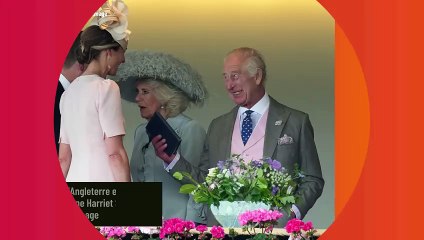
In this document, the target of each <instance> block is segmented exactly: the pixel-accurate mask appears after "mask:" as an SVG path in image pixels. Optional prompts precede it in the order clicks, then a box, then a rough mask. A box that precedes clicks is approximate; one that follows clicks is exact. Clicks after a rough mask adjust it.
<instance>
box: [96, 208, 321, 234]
mask: <svg viewBox="0 0 424 240" xmlns="http://www.w3.org/2000/svg"><path fill="white" fill-rule="evenodd" d="M282 216H283V214H282V213H280V212H278V211H275V210H264V209H258V210H254V211H246V212H243V213H242V214H240V215H239V216H238V220H239V223H240V225H242V227H243V228H242V231H243V232H246V231H247V232H248V234H249V235H250V236H252V238H250V239H252V240H272V239H277V237H276V236H275V235H273V234H272V231H273V229H274V226H275V225H276V224H277V220H278V219H279V218H281V217H282ZM258 228H260V229H261V232H260V233H256V229H258ZM98 229H99V231H100V233H101V234H102V235H103V236H104V237H105V238H106V239H108V240H120V239H123V238H125V237H126V238H125V239H129V236H128V235H132V237H131V239H146V240H152V239H157V238H153V236H152V235H155V234H159V238H160V239H173V240H178V239H181V240H183V239H197V240H208V239H210V240H221V239H223V238H232V239H234V237H235V236H236V235H237V233H236V232H235V231H234V229H229V233H228V234H227V235H226V234H225V232H224V229H223V228H222V227H220V226H213V227H211V228H208V227H207V226H205V225H198V226H196V227H195V226H194V223H193V222H191V221H184V220H182V219H179V218H171V219H168V220H165V221H163V224H162V227H161V228H156V227H150V228H149V227H100V228H98ZM146 229H147V230H146ZM285 229H286V232H287V233H289V234H290V239H291V240H306V239H313V236H314V234H315V233H316V232H317V231H316V230H315V229H314V227H313V225H312V222H306V223H304V222H302V221H301V220H298V219H292V220H290V221H289V222H288V223H287V224H286V227H285ZM208 230H209V231H208ZM196 231H197V232H196ZM149 235H150V236H149Z"/></svg>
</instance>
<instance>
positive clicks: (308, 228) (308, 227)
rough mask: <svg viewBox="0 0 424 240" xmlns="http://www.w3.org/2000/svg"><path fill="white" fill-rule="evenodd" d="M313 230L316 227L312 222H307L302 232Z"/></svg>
mask: <svg viewBox="0 0 424 240" xmlns="http://www.w3.org/2000/svg"><path fill="white" fill-rule="evenodd" d="M313 228H314V226H313V225H312V222H306V223H305V224H304V225H303V227H302V230H303V231H305V232H307V231H309V230H311V229H313Z"/></svg>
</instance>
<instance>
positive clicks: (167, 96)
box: [139, 79, 190, 117]
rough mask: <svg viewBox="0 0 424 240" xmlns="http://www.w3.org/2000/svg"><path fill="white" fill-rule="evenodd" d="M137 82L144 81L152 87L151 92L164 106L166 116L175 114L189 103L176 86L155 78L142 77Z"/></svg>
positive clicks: (184, 108) (183, 109)
mask: <svg viewBox="0 0 424 240" xmlns="http://www.w3.org/2000/svg"><path fill="white" fill-rule="evenodd" d="M139 82H143V83H146V84H148V85H149V86H150V87H152V89H153V91H152V93H153V95H154V96H155V97H156V99H157V100H158V102H159V103H160V104H161V105H162V106H163V107H164V110H165V113H166V116H167V117H175V116H177V115H178V114H180V113H182V112H184V111H185V110H186V109H187V108H188V106H189V105H190V101H189V99H188V97H187V96H186V95H185V94H184V92H183V91H181V90H180V89H178V88H175V87H173V86H170V85H168V84H166V83H164V82H162V81H160V80H156V79H142V80H139Z"/></svg>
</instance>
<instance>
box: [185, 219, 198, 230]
mask: <svg viewBox="0 0 424 240" xmlns="http://www.w3.org/2000/svg"><path fill="white" fill-rule="evenodd" d="M184 225H185V228H186V231H190V230H191V229H194V228H195V227H196V225H195V224H194V222H193V221H186V222H185V223H184Z"/></svg>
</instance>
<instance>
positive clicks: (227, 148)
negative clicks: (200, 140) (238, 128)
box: [219, 107, 238, 160]
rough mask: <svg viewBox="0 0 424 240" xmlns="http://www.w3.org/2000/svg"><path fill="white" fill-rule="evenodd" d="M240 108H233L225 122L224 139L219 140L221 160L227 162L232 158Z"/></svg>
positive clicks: (223, 127) (223, 128) (222, 129)
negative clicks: (234, 134) (234, 132)
mask: <svg viewBox="0 0 424 240" xmlns="http://www.w3.org/2000/svg"><path fill="white" fill-rule="evenodd" d="M237 111H238V107H235V108H233V110H232V111H231V112H229V113H228V115H227V116H226V119H225V120H224V121H223V122H224V124H223V126H222V128H221V131H222V138H221V139H220V140H219V143H220V148H219V149H221V150H222V151H220V154H219V156H220V158H219V159H220V160H225V159H228V158H230V157H231V142H232V138H233V131H234V123H235V121H236V117H237Z"/></svg>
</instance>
